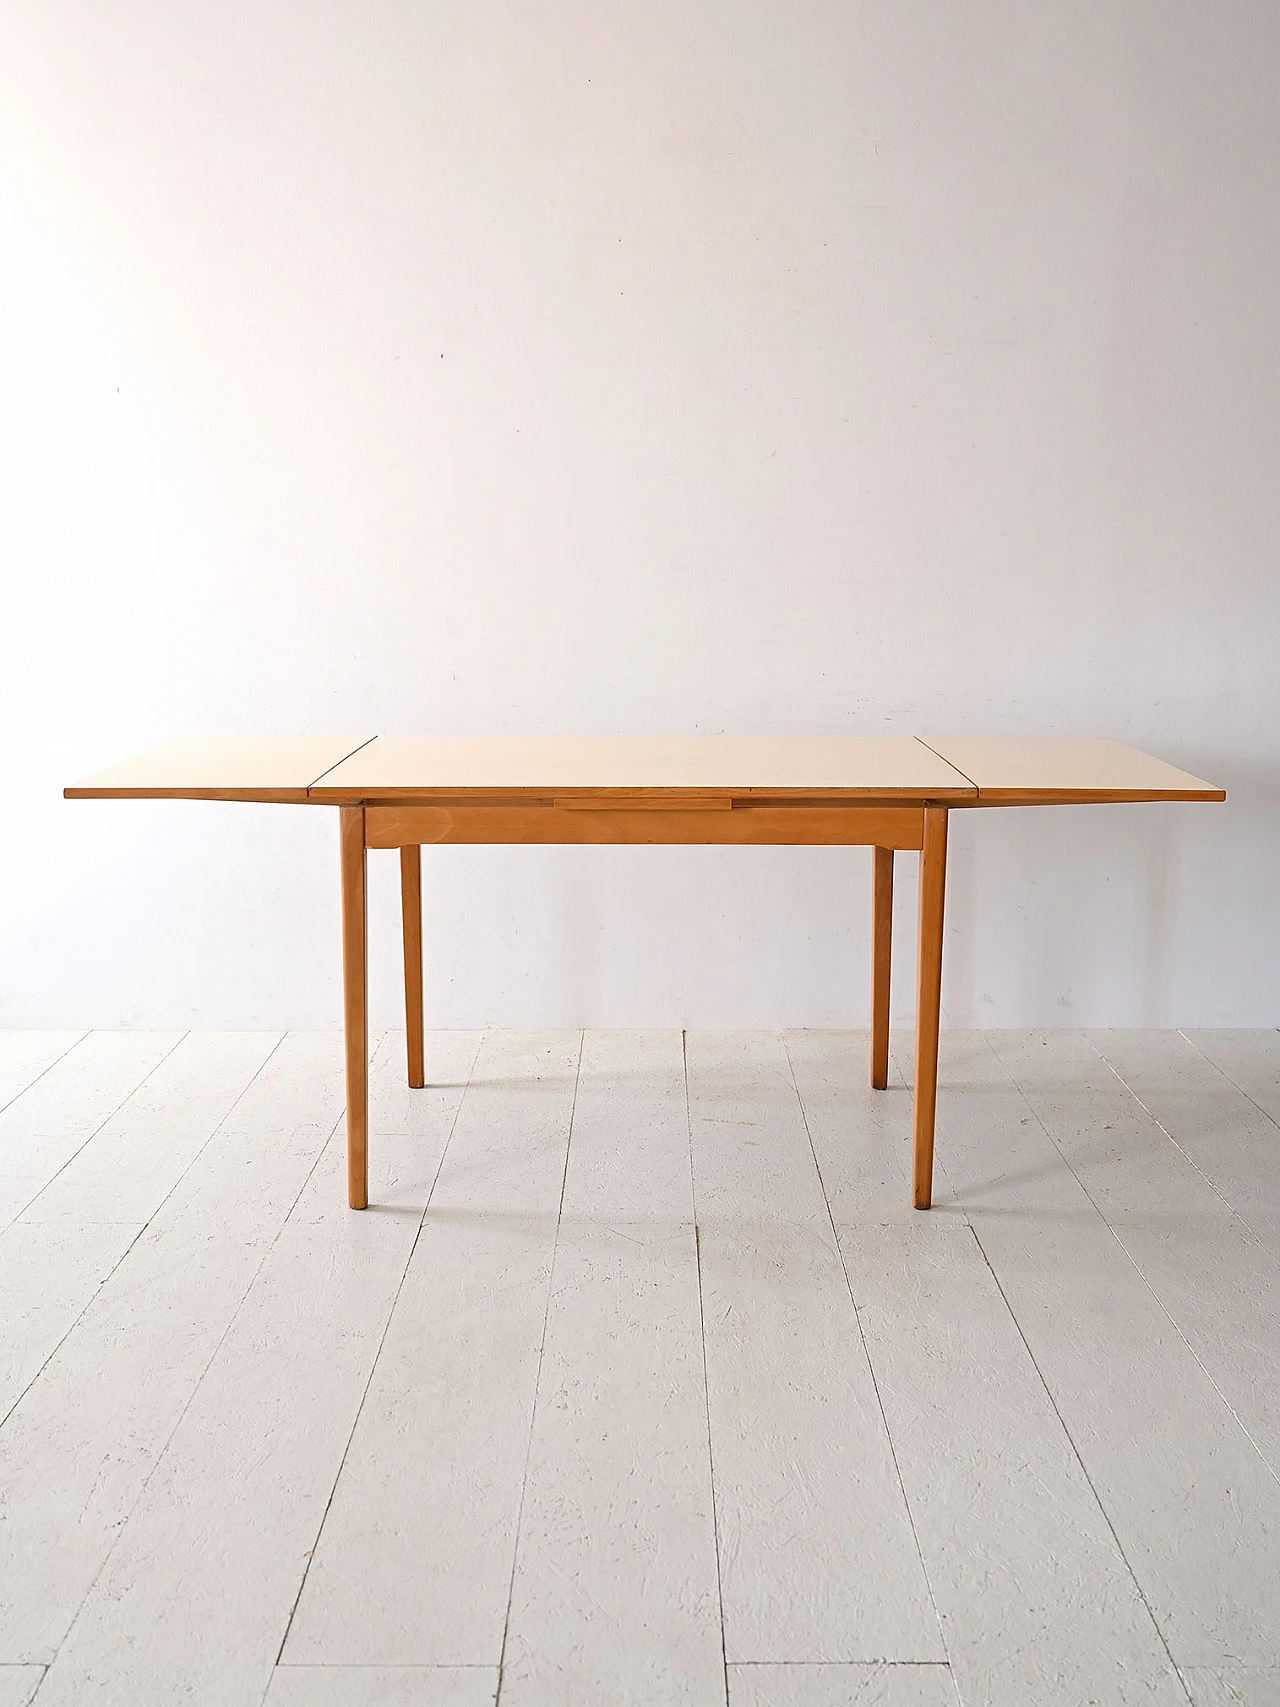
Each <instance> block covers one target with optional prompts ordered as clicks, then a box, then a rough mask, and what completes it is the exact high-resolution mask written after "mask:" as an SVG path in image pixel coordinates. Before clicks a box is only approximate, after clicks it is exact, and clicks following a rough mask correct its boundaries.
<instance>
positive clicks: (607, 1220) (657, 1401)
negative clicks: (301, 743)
mask: <svg viewBox="0 0 1280 1707" xmlns="http://www.w3.org/2000/svg"><path fill="white" fill-rule="evenodd" d="M909 1048H910V1042H909V1039H908V1040H904V1050H905V1052H906V1054H907V1058H906V1059H905V1060H904V1058H903V1056H902V1055H900V1056H899V1057H898V1059H897V1069H898V1072H897V1078H898V1082H897V1085H896V1087H895V1088H894V1089H892V1090H890V1091H889V1092H887V1093H881V1094H878V1095H877V1094H875V1093H872V1092H870V1091H869V1090H867V1089H866V1088H865V1075H866V1054H867V1048H866V1039H865V1037H863V1036H860V1035H856V1034H845V1033H841V1034H835V1033H816V1032H799V1033H792V1034H789V1035H787V1036H785V1037H784V1036H781V1035H776V1034H767V1035H766V1034H750V1035H721V1034H689V1035H688V1036H687V1037H682V1036H681V1035H680V1034H679V1033H678V1032H654V1033H635V1032H627V1033H588V1034H587V1035H586V1036H585V1037H582V1036H580V1035H578V1034H576V1033H574V1034H565V1033H547V1034H537V1035H534V1034H527V1033H520V1034H513V1033H487V1034H485V1035H483V1036H481V1035H478V1034H474V1035H473V1034H468V1035H462V1034H458V1033H444V1034H437V1035H435V1036H432V1037H431V1038H430V1039H429V1041H428V1075H429V1078H430V1079H431V1081H432V1085H431V1088H429V1089H427V1090H425V1091H416V1092H411V1091H408V1090H407V1089H406V1088H405V1085H404V1074H403V1067H402V1039H401V1038H400V1037H399V1036H397V1035H388V1036H385V1037H383V1038H381V1039H379V1040H378V1043H377V1048H376V1050H375V1058H374V1068H373V1079H372V1166H371V1192H372V1197H373V1201H374V1203H375V1205H376V1207H374V1208H372V1209H370V1210H369V1212H368V1213H367V1214H364V1215H359V1214H352V1213H351V1212H350V1211H348V1210H347V1209H346V1208H345V1206H344V1177H343V1160H342V1136H343V1135H342V1121H341V1109H342V1075H341V1067H342V1049H341V1040H340V1038H339V1037H338V1035H337V1034H332V1033H323V1034H310V1035H303V1034H296V1033H291V1034H289V1035H287V1036H284V1037H280V1036H267V1035H265V1034H258V1033H251V1034H235V1035H228V1034H210V1033H199V1034H197V1033H192V1034H188V1035H185V1036H183V1035H180V1034H166V1035H157V1034H154V1033H153V1034H139V1033H91V1034H89V1035H86V1036H80V1035H76V1034H70V1033H69V1034H58V1035H51V1034H39V1035H36V1034H31V1033H14V1032H8V1033H0V1297H2V1299H3V1311H2V1312H0V1340H2V1342H3V1344H2V1349H0V1419H2V1421H0V1707H25V1704H26V1703H27V1702H28V1701H30V1700H33V1699H34V1700H35V1701H36V1702H37V1703H38V1707H96V1704H100V1703H119V1704H121V1707H126V1704H127V1707H150V1704H155V1707H172V1704H174V1703H181V1702H187V1703H195V1704H196V1707H223V1704H226V1707H259V1704H262V1703H265V1704H266V1707H411V1704H412V1707H445V1704H448V1707H480V1704H481V1703H493V1702H494V1701H495V1699H497V1700H498V1701H499V1702H500V1703H501V1704H502V1707H551V1704H555V1707H578V1704H583V1707H587V1704H595V1703H600V1704H602V1707H603V1704H608V1707H625V1704H635V1707H640V1704H644V1707H662V1704H666V1703H672V1704H675V1703H680V1704H682V1707H686V1704H687V1707H713V1704H716V1703H720V1704H723V1703H725V1702H726V1699H727V1701H728V1703H729V1707H846V1704H849V1703H857V1704H858V1707H944V1704H955V1703H961V1704H963V1707H979V1704H983V1707H1038V1704H1040V1703H1044V1704H1046V1707H1050V1704H1051V1707H1072V1704H1076V1703H1079V1704H1082V1707H1083V1704H1085V1703H1093V1704H1100V1707H1105V1704H1111V1703H1126V1704H1127V1703H1143V1704H1144V1707H1164V1704H1166V1703H1168V1704H1174V1703H1187V1702H1188V1701H1189V1702H1191V1703H1193V1704H1194V1707H1227V1704H1228V1703H1244V1704H1246V1707H1264V1704H1268V1707H1269V1704H1275V1703H1280V1475H1278V1472H1280V1128H1278V1126H1277V1122H1278V1121H1280V1034H1277V1033H1276V1032H1265V1033H1258V1032H1252V1033H1242V1032H1223V1033H1189V1034H1185V1035H1183V1034H1179V1033H1175V1032H1162V1033H1134V1032H1125V1033H1099V1034H1088V1035H1085V1034H1081V1033H1067V1032H1055V1033H1048V1034H1029V1033H1010V1032H997V1033H991V1034H984V1035H979V1034H972V1033H970V1034H952V1035H950V1036H948V1037H946V1038H945V1039H944V1047H943V1063H942V1084H943V1089H942V1093H941V1097H940V1104H939V1135H938V1157H939V1178H938V1189H937V1202H936V1207H935V1209H934V1211H933V1212H932V1213H931V1214H929V1215H920V1214H916V1213H913V1212H912V1211H911V1210H910V1209H909V1208H907V1207H906V1202H907V1188H906V1180H907V1171H908V1154H909V1130H910V1113H911V1111H910V1095H909V1092H908V1090H907V1089H906V1083H905V1079H904V1076H903V1071H902V1069H903V1068H904V1066H909Z"/></svg>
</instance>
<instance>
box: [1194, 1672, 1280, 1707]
mask: <svg viewBox="0 0 1280 1707" xmlns="http://www.w3.org/2000/svg"><path fill="white" fill-rule="evenodd" d="M1186 1680H1187V1689H1188V1690H1189V1691H1190V1694H1191V1701H1192V1707H1276V1703H1277V1702H1280V1666H1266V1667H1256V1668H1252V1669H1250V1668H1247V1667H1245V1666H1223V1667H1221V1668H1220V1669H1217V1670H1214V1671H1201V1670H1199V1669H1194V1668H1193V1669H1191V1670H1189V1671H1188V1672H1187V1673H1186Z"/></svg>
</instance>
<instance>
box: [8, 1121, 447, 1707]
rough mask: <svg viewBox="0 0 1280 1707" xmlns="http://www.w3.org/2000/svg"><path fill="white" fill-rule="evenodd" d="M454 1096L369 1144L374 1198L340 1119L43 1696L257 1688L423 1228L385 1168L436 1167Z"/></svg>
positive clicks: (160, 1698) (422, 1172)
mask: <svg viewBox="0 0 1280 1707" xmlns="http://www.w3.org/2000/svg"><path fill="white" fill-rule="evenodd" d="M459 1096H460V1093H459V1092H457V1091H453V1092H450V1093H449V1096H448V1097H447V1098H446V1099H445V1100H444V1101H443V1103H441V1102H440V1100H439V1099H438V1098H437V1099H436V1107H437V1111H438V1113H439V1114H440V1116H441V1118H440V1120H439V1124H438V1126H437V1127H436V1129H435V1130H432V1131H431V1132H430V1133H429V1135H426V1136H414V1135H400V1136H397V1135H395V1134H385V1133H384V1134H381V1135H380V1137H379V1139H378V1141H377V1142H375V1146H374V1153H373V1158H372V1166H371V1174H372V1178H371V1185H372V1186H374V1188H375V1189H377V1190H379V1191H380V1194H381V1196H382V1201H383V1210H382V1212H381V1213H380V1212H378V1211H376V1210H371V1211H370V1212H368V1213H365V1214H360V1213H354V1212H352V1211H351V1210H349V1209H348V1208H347V1206H346V1199H345V1192H344V1190H343V1180H344V1170H345V1157H344V1153H343V1152H344V1146H343V1143H342V1139H341V1133H340V1132H339V1134H338V1135H337V1136H336V1137H335V1139H334V1140H333V1141H332V1142H331V1143H330V1144H329V1145H328V1146H327V1147H326V1149H325V1151H324V1153H323V1155H322V1156H321V1159H320V1162H319V1164H318V1166H317V1167H316V1169H315V1171H314V1172H313V1173H312V1174H311V1176H310V1178H309V1180H308V1181H307V1184H306V1186H305V1187H304V1189H303V1191H302V1194H301V1196H300V1198H299V1200H298V1202H297V1204H296V1206H295V1208H294V1209H293V1211H292V1213H291V1214H290V1216H289V1219H288V1220H287V1221H286V1223H285V1225H284V1227H283V1229H282V1230H281V1232H280V1235H279V1237H278V1238H277V1240H276V1241H275V1243H274V1244H273V1245H272V1247H271V1249H270V1251H269V1252H268V1254H267V1256H266V1258H265V1260H264V1261H263V1263H262V1266H261V1268H260V1269H259V1271H258V1274H257V1275H256V1277H255V1278H254V1281H253V1283H252V1285H251V1286H250V1288H249V1291H248V1293H247V1295H246V1297H245V1300H244V1303H243V1305H242V1306H241V1308H240V1309H239V1311H238V1312H237V1314H236V1316H235V1318H234V1320H233V1321H232V1323H231V1326H230V1328H229V1329H228V1331H227V1334H226V1336H225V1338H224V1339H223V1340H222V1342H221V1344H220V1345H219V1346H218V1348H217V1351H216V1352H215V1353H214V1356H213V1358H212V1360H211V1362H210V1364H209V1367H208V1368H207V1370H206V1371H205V1373H204V1375H203V1377H202V1378H201V1380H200V1383H199V1385H198V1387H197V1389H196V1391H195V1394H194V1395H193V1397H192V1400H191V1403H190V1405H189V1406H188V1408H187V1409H186V1411H185V1412H184V1414H183V1416H182V1418H181V1420H180V1422H179V1423H178V1425H177V1427H176V1428H175V1429H174V1432H173V1435H172V1437H171V1439H170V1441H169V1443H168V1445H167V1447H166V1448H165V1450H164V1452H163V1454H162V1456H161V1458H160V1461H159V1463H158V1465H157V1466H156V1469H155V1471H154V1472H153V1474H152V1476H151V1479H150V1480H149V1482H148V1483H147V1486H146V1488H145V1490H144V1492H143V1494H142V1497H141V1498H140V1499H139V1501H138V1503H137V1505H136V1507H135V1508H134V1511H133V1513H132V1514H131V1516H130V1517H129V1519H128V1521H127V1523H126V1524H125V1526H124V1529H123V1531H122V1533H121V1536H120V1539H119V1541H118V1543H117V1544H116V1547H115V1548H114V1550H113V1552H112V1553H111V1555H110V1557H109V1558H108V1560H107V1563H106V1565H105V1566H104V1568H103V1570H102V1572H101V1574H100V1575H99V1576H98V1578H97V1579H96V1581H95V1582H94V1584H93V1587H92V1588H91V1590H90V1591H89V1594H88V1595H87V1597H86V1599H85V1601H84V1604H83V1606H82V1607H81V1610H80V1612H79V1614H78V1616H77V1618H76V1620H75V1622H74V1624H73V1625H72V1628H71V1631H70V1634H69V1635H68V1636H67V1638H66V1640H65V1641H64V1643H63V1644H62V1646H61V1648H60V1650H59V1652H58V1655H57V1658H56V1659H55V1661H54V1663H53V1665H52V1666H51V1667H50V1669H49V1671H48V1673H47V1675H46V1677H45V1681H44V1683H43V1685H42V1688H41V1702H42V1707H58V1704H60V1703H62V1704H66V1707H72V1704H75V1707H82V1704H83V1703H85V1702H88V1701H96V1700H101V1701H112V1700H119V1701H128V1702H129V1703H130V1707H152V1704H154V1707H167V1704H169V1703H172V1702H174V1701H178V1700H184V1699H191V1700H196V1701H199V1702H200V1703H201V1707H224V1704H225V1707H243V1704H244V1703H246V1702H251V1701H261V1699H262V1697H263V1695H264V1693H265V1691H266V1689H267V1686H268V1684H269V1682H270V1678H271V1673H272V1668H273V1665H274V1662H275V1660H276V1658H277V1655H278V1652H279V1648H280V1644H281V1642H282V1640H283V1638H284V1636H285V1633H286V1630H287V1628H288V1621H289V1616H290V1613H291V1610H292V1608H293V1605H294V1603H295V1600H296V1597H297V1594H298V1591H299V1589H300V1587H301V1584H302V1581H303V1578H304V1575H305V1571H306V1567H307V1562H308V1559H309V1558H310V1556H311V1551H312V1549H313V1548H314V1545H315V1540H316V1536H317V1534H318V1532H319V1529H320V1525H321V1522H322V1520H323V1516H324V1512H325V1510H326V1507H327V1503H328V1500H329V1498H330V1496H331V1493H332V1490H333V1485H334V1481H335V1478H336V1476H337V1474H338V1470H339V1467H340V1465H341V1462H342V1457H343V1454H344V1452H345V1450H346V1448H347V1445H348V1442H349V1440H350V1437H351V1431H352V1428H353V1426H354V1424H355V1420H356V1417H357V1414H358V1411H359V1407H360V1403H361V1399H362V1397H363V1395H364V1392H365V1389H366V1386H367V1383H368V1379H369V1375H370V1371H371V1369H372V1367H373V1363H374V1360H375V1357H376V1355H377V1351H378V1347H379V1345H380V1343H381V1339H382V1334H383V1331H384V1328H385V1325H386V1322H387V1319H388V1317H389V1315H390V1312H391V1308H392V1305H393V1303H394V1300H395V1296H396V1292H397V1289H398V1287H399V1285H400V1282H401V1279H402V1277H403V1274H404V1269H405V1265H406V1263H407V1261H408V1258H409V1254H410V1252H411V1250H412V1248H413V1243H414V1240H415V1238H416V1236H417V1231H418V1226H419V1222H420V1217H421V1213H422V1207H423V1199H424V1197H425V1190H422V1191H419V1192H418V1193H417V1194H416V1196H417V1201H416V1202H415V1201H414V1196H415V1194H414V1193H413V1192H411V1191H405V1190H403V1189H402V1190H401V1191H400V1192H399V1193H391V1194H390V1200H388V1194H387V1192H386V1179H385V1175H386V1173H387V1172H388V1171H398V1172H399V1173H401V1174H404V1173H406V1172H407V1173H409V1174H411V1175H412V1176H413V1177H415V1178H417V1179H418V1180H419V1181H420V1182H425V1181H427V1180H429V1178H430V1176H431V1174H432V1173H433V1171H434V1170H433V1169H432V1168H431V1167H430V1166H429V1165H428V1166H427V1167H425V1168H423V1167H422V1166H421V1154H422V1152H423V1151H425V1150H427V1149H429V1148H431V1147H432V1146H434V1149H435V1153H436V1156H437V1157H438V1156H439V1154H440V1153H441V1152H442V1151H443V1149H444V1147H445V1144H446V1141H447V1134H448V1130H449V1127H450V1125H451V1123H452V1118H453V1105H454V1104H455V1103H456V1101H457V1100H458V1098H459ZM430 1105H431V1099H428V1105H427V1106H430ZM427 1123H428V1124H429V1125H430V1124H432V1123H431V1122H430V1121H428V1122H427ZM405 1151H410V1152H412V1159H411V1165H410V1166H409V1167H408V1168H406V1167H405V1166H404V1165H403V1161H404V1152H405ZM397 1152H400V1155H401V1165H399V1166H398V1167H397V1162H396V1155H397ZM397 1198H398V1200H397Z"/></svg>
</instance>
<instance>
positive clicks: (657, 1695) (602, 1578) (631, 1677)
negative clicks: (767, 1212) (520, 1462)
mask: <svg viewBox="0 0 1280 1707" xmlns="http://www.w3.org/2000/svg"><path fill="white" fill-rule="evenodd" d="M724 1694H725V1679H724V1657H723V1649H722V1636H721V1629H720V1597H719V1590H718V1584H717V1575H716V1543H715V1521H714V1514H713V1509H712V1497H711V1462H710V1453H709V1445H708V1439H707V1400H706V1387H705V1383H704V1379H703V1368H702V1332H701V1322H700V1310H699V1300H698V1258H697V1246H696V1242H695V1237H694V1227H693V1189H692V1181H691V1178H690V1165H689V1127H688V1117H687V1110H686V1104H685V1087H684V1057H683V1049H682V1046H681V1038H680V1034H679V1033H678V1032H670V1031H667V1032H658V1033H651V1034H649V1033H642V1032H588V1033H587V1035H586V1037H585V1039H584V1045H583V1055H582V1064H581V1070H580V1073H579V1080H578V1096H577V1103H576V1106H575V1110H574V1121H573V1139H572V1143H571V1146H570V1151H569V1166H568V1172H567V1176H566V1181H565V1194H564V1207H563V1211H562V1215H561V1222H560V1233H559V1238H558V1241H557V1246H556V1256H555V1269H554V1276H553V1282H552V1289H551V1305H550V1310H549V1312H548V1319H547V1333H546V1345H545V1349H544V1353H543V1359H542V1370H541V1376H540V1379H539V1383H538V1397H537V1405H536V1410H535V1416H534V1427H533V1441H532V1447H531V1451H530V1458H529V1471H528V1476H527V1480H526V1489H525V1498H524V1507H523V1513H522V1517H521V1525H520V1542H519V1548H518V1551H517V1556H516V1569H515V1577H514V1585H513V1591H512V1600H511V1615H510V1621H509V1627H508V1635H507V1644H506V1652H505V1662H504V1666H503V1682H502V1702H503V1707H543V1704H546V1707H551V1704H552V1703H556V1704H563V1703H572V1702H588V1701H600V1702H606V1701H607V1702H610V1703H612V1704H614V1707H627V1704H633V1707H676V1704H687V1707H711V1704H712V1703H719V1704H721V1707H723V1702H724Z"/></svg>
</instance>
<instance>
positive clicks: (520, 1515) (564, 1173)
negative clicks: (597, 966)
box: [494, 1026, 587, 1702]
mask: <svg viewBox="0 0 1280 1707" xmlns="http://www.w3.org/2000/svg"><path fill="white" fill-rule="evenodd" d="M586 1038H587V1032H586V1027H585V1026H584V1027H583V1028H582V1029H581V1030H580V1031H579V1032H578V1059H577V1062H576V1064H575V1067H574V1073H573V1100H572V1102H571V1103H570V1105H569V1130H568V1133H567V1134H566V1135H565V1143H564V1167H563V1168H562V1170H561V1173H560V1201H559V1202H558V1203H557V1205H556V1234H555V1239H554V1240H553V1242H552V1246H551V1262H550V1264H549V1266H548V1269H547V1301H546V1305H545V1307H544V1309H543V1312H542V1338H541V1340H540V1341H539V1343H538V1369H537V1373H536V1375H535V1376H534V1378H533V1403H532V1404H531V1405H530V1407H529V1438H528V1440H527V1441H526V1442H525V1448H524V1471H523V1473H522V1475H521V1478H520V1504H519V1506H518V1507H517V1508H516V1532H515V1537H514V1541H513V1545H512V1548H511V1579H510V1581H509V1582H508V1584H507V1611H506V1616H505V1617H504V1618H503V1620H502V1646H501V1648H500V1649H499V1650H498V1688H497V1693H496V1695H495V1697H494V1699H495V1701H497V1702H500V1701H501V1700H502V1685H503V1682H504V1678H505V1668H506V1663H507V1638H508V1636H509V1635H510V1632H511V1606H512V1602H513V1601H514V1600H515V1594H516V1572H517V1570H518V1569H519V1568H520V1535H521V1531H522V1529H523V1527H524V1503H525V1499H526V1497H527V1496H528V1492H529V1465H530V1463H531V1461H532V1459H533V1431H534V1428H535V1426H536V1424H537V1420H538V1392H539V1389H540V1388H541V1386H542V1360H543V1357H544V1356H545V1355H546V1350H547V1325H548V1323H549V1322H550V1320H551V1300H552V1297H553V1295H554V1293H555V1284H556V1256H557V1254H558V1252H559V1249H560V1219H561V1216H562V1215H563V1213H564V1188H565V1184H566V1182H567V1180H568V1178H569V1151H570V1150H571V1148H572V1147H573V1122H574V1117H575V1116H576V1114H577V1112H578V1087H579V1085H580V1084H581V1083H582V1051H583V1047H584V1045H585V1043H586Z"/></svg>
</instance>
